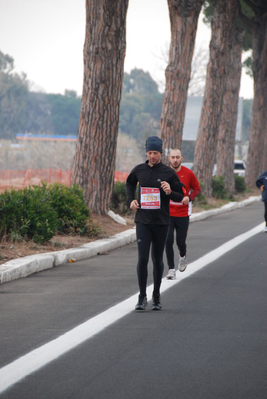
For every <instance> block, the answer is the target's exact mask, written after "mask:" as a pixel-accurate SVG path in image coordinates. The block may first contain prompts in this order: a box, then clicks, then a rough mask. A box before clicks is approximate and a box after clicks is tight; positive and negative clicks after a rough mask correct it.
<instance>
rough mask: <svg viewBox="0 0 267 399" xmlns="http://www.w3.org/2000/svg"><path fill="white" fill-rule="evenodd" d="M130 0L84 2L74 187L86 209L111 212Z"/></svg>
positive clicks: (93, 0) (87, 0) (101, 212)
mask: <svg viewBox="0 0 267 399" xmlns="http://www.w3.org/2000/svg"><path fill="white" fill-rule="evenodd" d="M127 8H128V0H86V34H85V43H84V80H83V95H82V104H81V112H80V122H79V131H78V140H77V146H76V153H75V157H74V164H73V177H72V183H76V184H78V185H79V186H80V187H82V188H83V189H84V195H85V198H86V201H87V203H88V206H89V208H90V209H91V210H92V211H94V212H97V213H98V214H104V213H106V212H107V211H108V209H109V203H110V197H111V193H112V188H113V180H114V171H115V161H116V146H117V136H118V124H119V110H120V99H121V90H122V80H123V70H124V58H125V49H126V14H127Z"/></svg>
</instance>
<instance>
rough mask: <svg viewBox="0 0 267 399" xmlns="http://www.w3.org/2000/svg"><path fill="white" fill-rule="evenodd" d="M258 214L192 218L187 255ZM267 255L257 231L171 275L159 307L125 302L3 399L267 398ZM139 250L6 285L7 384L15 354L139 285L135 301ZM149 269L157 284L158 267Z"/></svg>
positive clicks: (1, 342) (258, 210)
mask: <svg viewBox="0 0 267 399" xmlns="http://www.w3.org/2000/svg"><path fill="white" fill-rule="evenodd" d="M261 222H263V206H262V203H261V202H259V203H254V204H252V205H250V206H247V207H245V208H242V209H239V210H235V211H232V212H229V213H226V214H222V215H218V216H213V217H211V218H208V219H206V220H204V221H201V222H195V223H192V224H191V225H190V229H189V236H188V261H189V263H191V264H193V262H195V261H197V260H198V259H199V258H201V257H203V256H204V255H206V254H207V253H210V252H211V251H213V250H215V249H216V248H218V247H220V246H221V245H222V244H224V243H226V242H228V241H230V240H231V239H233V238H235V237H236V236H239V235H240V234H243V233H245V232H247V231H249V230H251V229H252V228H254V227H255V226H257V225H259V224H260V223H261ZM266 255H267V234H264V233H263V232H260V233H258V234H256V235H254V236H253V237H251V238H249V239H247V240H246V241H244V242H243V243H241V244H240V245H238V246H236V247H235V248H233V249H232V250H230V251H228V252H226V253H225V254H224V255H223V256H221V257H219V258H218V259H216V260H214V261H213V262H211V263H209V264H208V265H207V266H205V267H203V268H202V269H201V270H199V271H196V272H195V273H194V274H191V275H190V273H189V269H190V264H189V266H188V271H186V272H184V273H178V279H177V281H176V282H175V283H173V282H171V281H168V283H169V284H170V288H169V289H168V290H166V291H165V292H163V294H162V305H163V310H162V311H160V312H153V311H151V310H150V303H149V307H148V309H147V310H146V311H145V312H134V311H133V310H130V311H128V312H126V315H125V316H124V317H122V318H121V319H119V320H118V321H115V322H113V323H111V324H110V325H108V326H107V327H106V328H102V330H100V332H99V333H95V335H93V336H92V337H89V338H88V339H84V342H82V343H81V344H80V345H77V346H76V347H74V349H72V350H69V351H68V349H66V351H65V352H66V353H65V354H63V355H61V356H60V357H58V358H57V359H55V360H54V361H51V362H48V364H46V365H45V366H43V367H42V368H39V369H38V370H37V371H34V372H32V373H31V374H28V375H26V376H25V377H24V378H22V379H21V380H20V381H19V382H17V383H16V384H14V385H12V386H10V387H9V388H8V389H7V390H5V391H3V392H2V393H1V394H0V398H1V399H2V398H3V399H48V398H49V399H70V398H71V399H85V398H86V399H89V398H90V399H91V398H93V399H95V398H97V399H111V398H112V399H138V398H142V399H150V398H153V399H155V398H156V399H163V398H164V399H165V398H168V399H170V398H180V399H209V398H210V399H225V398H227V399H254V398H259V399H266V398H267V378H266V376H267V349H266V348H267V301H266V292H267V272H266V270H267V261H266ZM136 260H137V250H136V243H134V244H130V245H128V246H126V247H123V248H120V249H117V250H114V251H111V252H110V253H108V254H106V255H99V256H96V257H93V258H90V259H88V260H84V261H80V262H76V263H73V264H66V265H62V266H58V267H56V268H53V269H50V270H47V271H44V272H41V273H38V274H35V275H31V276H29V277H27V278H24V279H21V280H15V281H12V282H10V283H6V284H3V285H1V286H0V294H1V296H0V315H1V319H0V320H1V326H0V354H1V356H0V376H2V377H1V378H2V382H3V379H4V378H8V377H9V375H8V373H6V374H5V372H3V371H5V370H6V368H5V367H6V366H7V365H10V364H12V362H13V361H14V360H16V359H18V358H20V357H23V356H24V355H27V354H28V353H29V352H31V351H33V350H34V349H36V348H39V347H42V346H43V345H44V344H47V343H50V342H51V341H52V340H55V339H57V338H58V337H60V336H62V335H63V334H65V333H67V332H68V331H70V330H72V329H74V328H75V327H76V326H78V325H81V323H84V322H85V323H86V322H87V320H90V319H91V318H93V317H96V316H97V318H98V319H100V320H101V318H102V319H103V320H104V322H106V321H107V318H108V313H107V314H106V313H105V314H103V312H104V311H106V310H107V309H109V308H110V307H112V306H114V305H116V304H120V303H121V302H123V301H125V299H127V298H129V297H132V296H133V295H134V297H133V298H131V299H130V309H134V306H135V303H136V300H137V291H138V289H137V279H136ZM186 273H187V274H188V278H186ZM149 274H150V281H149V283H151V265H150V273H149ZM165 274H166V273H165ZM180 280H181V281H180ZM164 284H166V282H165V283H164ZM108 312H109V311H108ZM113 313H114V312H113ZM98 319H97V320H98ZM94 320H95V319H94ZM86 328H87V324H85V327H84V329H85V330H86ZM75 331H76V330H75ZM70 341H71V339H69V340H68V343H70ZM55 342H56V344H55V347H54V349H53V350H54V351H57V341H55ZM45 348H46V347H45ZM45 351H46V349H45ZM47 351H48V352H49V349H47ZM42 356H43V355H42V354H41V352H40V353H39V352H36V353H35V357H36V359H37V360H38V361H39V360H40V359H41V358H42ZM23 359H24V358H23ZM27 359H28V358H27V357H26V358H25V362H24V363H22V366H21V368H22V371H23V369H24V368H25V367H26V365H27V362H28V360H27ZM14 369H15V371H14V373H15V374H16V372H17V371H18V370H17V369H16V367H15V368H14ZM1 371H2V374H1ZM5 376H6V377H5ZM0 386H1V379H0Z"/></svg>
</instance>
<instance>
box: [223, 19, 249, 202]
mask: <svg viewBox="0 0 267 399" xmlns="http://www.w3.org/2000/svg"><path fill="white" fill-rule="evenodd" d="M244 33H245V32H244V31H240V30H239V29H238V28H237V27H236V26H235V25H234V24H233V26H232V32H231V39H230V47H229V49H228V54H227V56H228V58H229V60H228V62H227V68H228V71H227V81H226V90H225V93H224V96H223V104H222V114H221V119H220V125H219V137H218V146H217V176H224V179H225V187H226V189H227V191H228V192H229V193H231V194H233V193H234V191H235V179H234V174H233V169H234V158H235V135H236V122H237V112H238V100H239V88H240V79H241V70H242V63H241V58H242V44H243V40H244Z"/></svg>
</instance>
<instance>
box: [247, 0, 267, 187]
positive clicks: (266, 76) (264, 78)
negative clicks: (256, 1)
mask: <svg viewBox="0 0 267 399" xmlns="http://www.w3.org/2000/svg"><path fill="white" fill-rule="evenodd" d="M263 3H264V2H262V4H263ZM264 7H265V13H264V12H263V11H264ZM255 22H256V24H255V27H254V29H253V32H252V33H253V43H252V49H253V77H254V100H253V107H252V121H251V130H250V138H249V149H248V160H249V162H247V169H246V175H245V182H246V185H247V186H248V187H254V186H255V181H256V179H257V176H258V175H259V174H261V173H262V172H264V171H266V170H267V156H266V154H267V138H266V137H267V9H266V4H265V5H264V4H263V10H260V11H259V13H258V15H257V16H256V17H255Z"/></svg>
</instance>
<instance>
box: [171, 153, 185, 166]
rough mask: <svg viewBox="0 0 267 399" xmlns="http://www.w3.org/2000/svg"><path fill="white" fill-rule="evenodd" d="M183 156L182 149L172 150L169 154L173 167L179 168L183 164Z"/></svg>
mask: <svg viewBox="0 0 267 399" xmlns="http://www.w3.org/2000/svg"><path fill="white" fill-rule="evenodd" d="M182 160H183V157H182V154H181V151H179V150H172V151H171V153H170V156H169V161H170V164H171V166H172V168H173V169H175V170H178V169H179V168H180V166H181V163H182Z"/></svg>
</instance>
